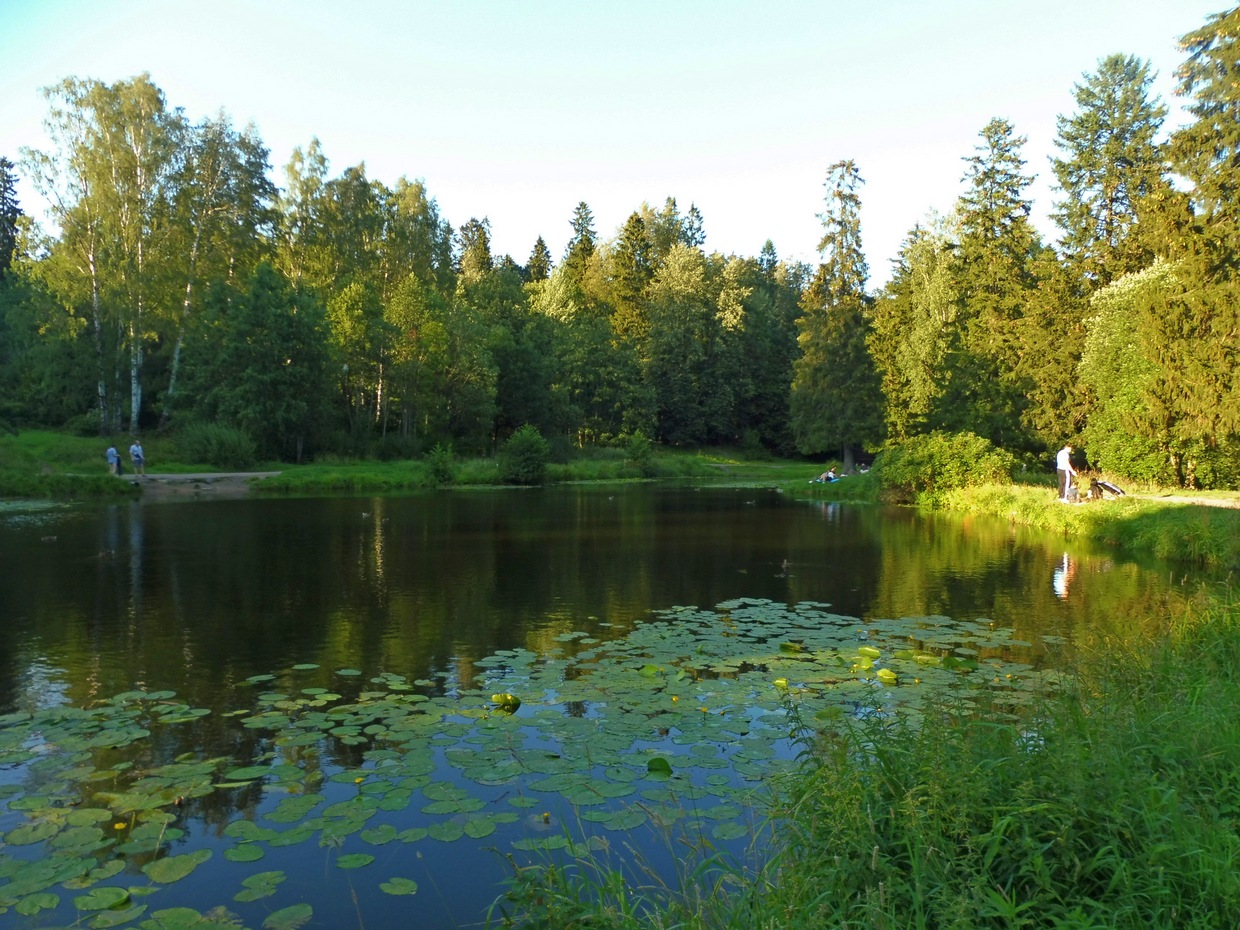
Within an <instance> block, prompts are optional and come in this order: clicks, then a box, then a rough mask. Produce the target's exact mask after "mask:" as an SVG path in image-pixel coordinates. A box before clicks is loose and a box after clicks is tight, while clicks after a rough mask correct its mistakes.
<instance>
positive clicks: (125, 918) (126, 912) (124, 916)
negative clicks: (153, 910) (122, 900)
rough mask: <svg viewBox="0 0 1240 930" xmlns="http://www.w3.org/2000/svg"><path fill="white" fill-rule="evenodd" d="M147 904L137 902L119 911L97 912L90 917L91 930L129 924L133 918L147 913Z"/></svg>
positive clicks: (102, 929)
mask: <svg viewBox="0 0 1240 930" xmlns="http://www.w3.org/2000/svg"><path fill="white" fill-rule="evenodd" d="M146 909H147V905H145V904H135V905H133V906H131V907H126V908H122V909H121V910H118V911H104V912H103V913H101V914H96V915H95V916H94V917H92V918H91V919H90V926H91V930H107V928H109V927H119V926H121V925H122V924H127V923H129V922H130V921H131V920H136V919H137V918H139V917H141V916H142V915H143V914H145V913H146Z"/></svg>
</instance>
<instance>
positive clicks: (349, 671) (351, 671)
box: [263, 668, 362, 926]
mask: <svg viewBox="0 0 1240 930" xmlns="http://www.w3.org/2000/svg"><path fill="white" fill-rule="evenodd" d="M336 674H337V675H344V676H345V677H346V678H351V677H353V676H354V675H360V674H362V673H361V672H359V671H358V670H357V669H355V668H338V669H336ZM263 926H266V924H264V925H263Z"/></svg>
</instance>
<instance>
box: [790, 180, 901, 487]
mask: <svg viewBox="0 0 1240 930" xmlns="http://www.w3.org/2000/svg"><path fill="white" fill-rule="evenodd" d="M863 183H864V182H863V181H862V179H861V174H860V172H859V171H858V170H857V166H856V163H855V162H853V161H852V160H846V161H840V162H836V163H835V164H834V165H832V166H831V167H830V169H828V173H827V182H826V185H825V186H826V188H827V198H826V200H827V208H826V210H825V212H823V213H822V214H821V219H822V223H823V237H822V241H821V242H820V243H819V245H818V250H819V252H820V254H821V255H822V262H821V263H820V264H819V266H818V271H817V273H816V274H815V275H814V279H813V282H812V283H811V284H810V286H809V288H808V289H807V290H806V292H805V295H804V297H803V299H802V302H801V308H802V311H803V315H802V317H801V319H800V320H799V321H798V322H799V325H800V327H801V333H800V335H799V336H798V337H797V343H798V345H799V346H800V350H801V354H800V357H799V358H798V359H797V361H796V364H795V366H794V373H793V379H792V395H791V425H792V432H793V435H794V437H795V440H796V445H797V448H798V449H799V450H800V451H801V452H802V453H804V454H806V455H817V454H821V453H824V452H828V451H834V450H839V452H840V455H841V457H842V459H843V461H844V466H845V468H846V469H847V468H851V466H852V462H853V458H854V455H855V452H856V450H857V448H858V447H863V446H864V447H868V446H872V445H874V444H876V443H877V442H878V441H879V440H880V439H881V436H882V415H881V398H880V393H879V392H880V387H881V386H880V383H879V379H878V375H877V372H876V370H875V368H874V364H873V361H872V359H871V358H870V355H869V352H868V350H867V348H866V337H867V334H868V331H869V321H868V319H867V317H866V312H867V306H868V303H869V299H868V297H867V296H866V293H865V284H866V279H867V278H868V276H869V271H868V268H867V265H866V260H865V255H864V254H863V253H862V251H861V198H860V193H859V191H860V188H861V185H862V184H863Z"/></svg>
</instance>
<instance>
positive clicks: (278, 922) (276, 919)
mask: <svg viewBox="0 0 1240 930" xmlns="http://www.w3.org/2000/svg"><path fill="white" fill-rule="evenodd" d="M359 674H360V673H359ZM313 916H314V909H313V908H312V907H311V906H310V905H309V904H294V905H293V906H292V907H286V908H284V909H283V910H279V911H276V912H275V913H274V914H272V915H270V916H269V917H268V918H267V919H266V920H264V921H263V927H264V930H297V928H298V927H300V926H301V925H302V924H304V923H306V921H308V920H309V919H310V918H311V917H313Z"/></svg>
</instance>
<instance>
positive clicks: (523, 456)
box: [499, 423, 551, 484]
mask: <svg viewBox="0 0 1240 930" xmlns="http://www.w3.org/2000/svg"><path fill="white" fill-rule="evenodd" d="M550 454H551V450H550V448H549V447H548V445H547V440H545V439H543V437H542V433H540V432H539V431H538V429H537V427H534V426H531V425H530V424H528V423H527V424H525V426H522V427H521V428H520V429H518V430H517V431H516V432H515V433H513V434H512V435H511V436H510V437H508V441H507V442H506V443H504V448H503V449H501V450H500V453H499V476H500V480H502V481H505V482H508V483H509V484H542V482H543V478H544V477H545V476H546V474H547V460H548V458H550Z"/></svg>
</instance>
